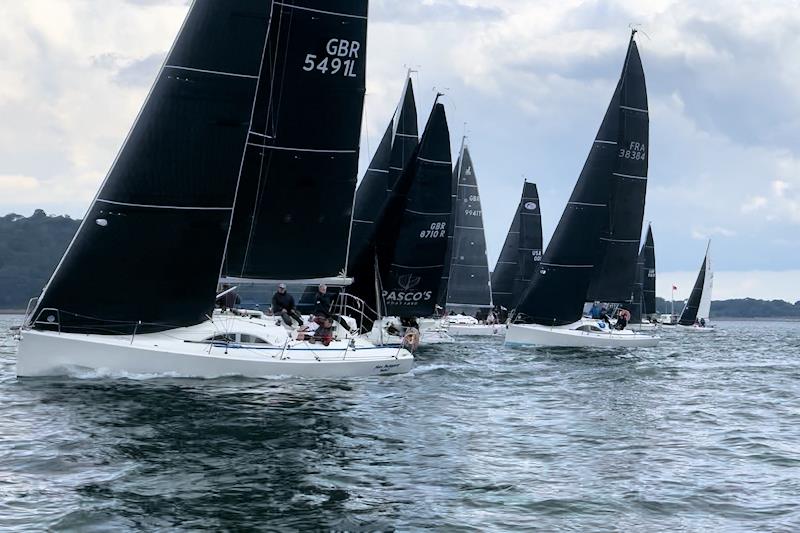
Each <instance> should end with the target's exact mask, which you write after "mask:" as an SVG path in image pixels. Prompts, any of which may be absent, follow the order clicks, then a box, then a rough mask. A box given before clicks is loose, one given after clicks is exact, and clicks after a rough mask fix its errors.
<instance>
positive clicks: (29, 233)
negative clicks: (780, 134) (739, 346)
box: [0, 209, 800, 318]
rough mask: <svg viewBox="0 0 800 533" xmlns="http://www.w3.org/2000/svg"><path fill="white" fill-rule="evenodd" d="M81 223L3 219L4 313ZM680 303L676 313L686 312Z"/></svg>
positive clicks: (796, 310) (33, 288)
mask: <svg viewBox="0 0 800 533" xmlns="http://www.w3.org/2000/svg"><path fill="white" fill-rule="evenodd" d="M79 225H80V220H75V219H72V218H70V217H68V216H52V215H48V214H47V213H45V212H44V211H42V210H41V209H37V210H36V212H35V213H34V214H33V215H31V216H30V217H24V216H22V215H17V214H14V213H11V214H9V215H5V216H4V217H0V309H24V308H25V306H26V305H27V303H28V300H29V299H30V298H32V297H34V296H38V295H39V293H40V292H41V290H42V287H44V284H45V283H46V282H47V280H48V279H49V278H50V275H51V274H52V272H53V270H54V269H55V267H56V265H57V264H58V261H59V260H60V259H61V256H62V255H63V254H64V250H66V249H67V246H68V245H69V242H70V241H71V240H72V236H73V235H74V234H75V232H76V231H77V230H78V226H79ZM683 305H684V303H683V302H682V301H680V302H675V312H676V313H680V312H681V311H682V310H683ZM656 306H657V309H658V312H659V313H669V312H670V302H669V301H666V300H664V299H663V298H657V300H656ZM711 316H712V317H714V318H800V302H796V303H794V304H791V303H789V302H785V301H783V300H772V301H767V300H755V299H753V298H744V299H739V300H724V301H716V302H713V303H712V304H711Z"/></svg>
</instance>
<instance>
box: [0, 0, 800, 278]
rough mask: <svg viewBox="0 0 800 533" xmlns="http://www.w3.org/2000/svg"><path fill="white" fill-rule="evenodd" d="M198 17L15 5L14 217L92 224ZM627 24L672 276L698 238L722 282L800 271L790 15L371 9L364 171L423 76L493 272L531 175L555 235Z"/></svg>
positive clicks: (3, 16) (422, 3) (0, 134)
mask: <svg viewBox="0 0 800 533" xmlns="http://www.w3.org/2000/svg"><path fill="white" fill-rule="evenodd" d="M186 9H187V2H186V1H185V0H72V1H70V2H64V1H56V0H26V1H25V2H2V3H0V47H2V48H3V49H5V50H13V51H14V53H13V54H4V55H3V56H2V57H0V116H3V121H2V123H0V175H2V176H6V177H13V178H14V180H19V179H20V178H21V177H24V178H25V179H24V180H22V181H14V183H16V184H17V185H19V187H20V188H19V189H18V190H17V193H16V194H6V192H8V191H11V192H13V188H12V189H9V188H6V189H4V194H2V195H1V196H0V212H9V211H18V212H20V211H26V210H27V211H30V210H32V209H33V208H35V207H44V205H36V203H37V202H42V203H46V204H47V206H46V207H47V208H48V209H49V210H52V211H54V212H57V213H64V212H66V213H68V214H71V215H73V216H82V214H83V211H84V210H85V208H86V204H85V202H86V201H88V198H91V196H92V194H93V192H94V191H95V189H96V188H97V186H98V185H99V183H100V182H101V181H102V179H103V176H104V175H105V174H106V172H107V170H108V168H109V166H110V164H111V162H112V161H113V159H114V156H115V154H116V152H117V150H118V149H119V146H120V145H121V143H122V141H123V139H124V137H125V135H126V133H127V131H128V129H129V127H130V125H131V123H132V121H133V118H134V117H135V116H136V113H137V112H138V110H139V107H140V106H141V104H142V102H143V100H144V98H145V95H146V94H147V91H148V88H149V84H150V83H151V81H152V80H153V79H154V76H155V73H156V70H157V68H158V65H159V64H160V62H161V60H162V59H163V57H164V54H165V53H166V50H167V49H168V48H169V46H170V44H171V43H172V40H173V38H174V36H175V33H176V31H177V29H178V28H179V27H180V24H181V21H182V19H183V17H184V15H185V13H186ZM629 22H636V23H639V24H640V27H641V29H642V33H640V34H639V36H638V37H637V39H638V42H639V45H640V51H641V54H642V58H643V62H644V68H645V72H646V76H647V81H648V91H649V98H650V110H651V112H650V118H651V139H650V141H651V142H650V146H651V150H650V156H651V159H650V174H649V176H650V179H649V184H648V188H649V189H648V204H647V213H646V217H647V219H648V220H651V221H652V222H653V224H654V231H655V235H656V250H657V255H658V261H659V268H661V269H663V270H669V271H691V270H692V269H694V268H696V266H695V263H698V258H700V257H702V249H700V246H699V245H698V246H692V244H694V243H695V241H694V239H696V238H702V239H705V238H707V237H709V236H714V237H720V239H719V244H718V246H716V247H715V258H716V261H717V264H718V265H720V266H721V267H722V268H724V269H725V270H726V271H742V272H745V271H746V272H754V273H758V272H770V271H772V270H780V269H788V270H791V269H794V268H795V267H796V266H797V265H798V264H800V251H798V250H800V247H792V246H787V245H786V244H781V243H786V242H794V241H796V238H795V235H796V234H797V232H798V225H800V148H798V147H797V145H796V143H795V141H794V139H795V138H796V132H797V131H800V92H797V91H796V87H797V86H798V85H800V63H798V62H797V61H796V60H795V58H796V57H797V56H798V54H800V10H797V9H796V6H795V5H794V3H793V2H791V1H789V0H776V1H774V2H769V3H764V2H760V1H756V0H742V1H739V2H729V1H727V0H707V1H706V2H700V3H698V2H692V1H690V0H651V1H648V2H636V1H634V0H539V1H537V2H520V1H519V0H484V1H481V2H478V1H477V0H405V1H402V2H398V1H395V0H373V2H371V5H370V29H369V32H370V33H369V39H368V41H369V53H368V54H367V59H368V80H367V98H366V113H365V120H364V131H365V133H366V134H368V135H365V138H364V142H363V143H362V158H361V170H362V172H363V170H364V169H365V168H366V165H367V162H368V159H369V155H370V153H369V152H370V149H371V150H374V148H375V147H376V146H377V143H378V140H379V136H380V135H381V134H382V133H383V131H384V129H385V127H386V123H387V121H388V119H389V117H390V115H391V113H392V112H393V110H394V108H395V106H396V104H397V99H398V98H399V93H400V89H401V84H402V81H403V77H404V76H405V73H406V70H407V68H408V67H410V66H411V67H413V68H414V69H416V70H418V71H419V72H418V73H417V74H415V75H414V79H415V82H416V89H417V96H418V108H419V110H420V119H421V123H424V120H425V118H426V117H427V114H428V112H429V110H430V105H431V103H432V101H433V98H434V95H435V92H436V91H437V90H444V92H446V93H447V94H446V97H445V98H444V100H443V101H444V102H445V105H446V107H447V111H448V119H449V123H450V129H451V133H452V145H453V146H454V147H456V146H458V145H459V144H460V138H461V135H462V134H463V133H464V132H465V131H466V132H469V135H470V148H471V152H472V155H473V158H474V160H475V168H476V174H477V177H478V180H479V184H480V186H481V195H482V203H483V211H484V216H485V225H486V228H487V240H488V243H489V256H490V261H491V262H493V261H494V260H495V259H496V257H497V255H498V253H499V249H500V246H501V245H502V242H503V240H504V238H505V234H506V231H507V230H508V225H509V222H510V220H511V216H512V213H513V211H514V208H515V206H516V202H517V198H518V196H519V192H520V190H521V187H522V178H523V176H525V177H527V178H528V179H530V180H533V181H536V182H537V183H538V185H539V190H540V194H541V197H542V198H541V204H542V210H543V216H544V219H543V223H544V226H545V235H546V236H549V235H550V234H551V233H552V231H553V229H554V227H555V224H556V223H557V221H558V218H559V217H560V215H561V212H562V210H563V207H564V205H565V203H566V201H567V198H568V196H569V194H570V192H571V190H572V187H573V186H574V183H575V179H576V178H577V176H578V174H579V172H580V169H581V167H582V165H583V162H584V160H585V158H586V154H587V153H588V150H589V147H590V146H591V142H592V139H593V137H594V135H595V133H596V131H597V127H598V125H599V124H600V121H601V119H602V116H603V113H604V112H605V108H606V106H607V105H608V101H609V98H610V96H611V94H612V91H613V89H614V85H615V84H616V80H617V78H618V76H619V72H620V70H621V68H622V62H623V59H624V53H625V46H626V45H627V39H628V28H627V26H628V23H629ZM465 124H466V125H465ZM368 147H369V149H368ZM9 179H10V178H9ZM28 179H33V180H35V182H30V181H27V180H28ZM8 183H12V182H11V181H9V182H8ZM32 183H35V186H33V189H30V188H29V189H25V188H24V187H31V186H32ZM22 191H27V192H24V193H23V192H22ZM743 249H746V250H747V253H742V250H743ZM698 266H699V265H698ZM754 275H755V274H754Z"/></svg>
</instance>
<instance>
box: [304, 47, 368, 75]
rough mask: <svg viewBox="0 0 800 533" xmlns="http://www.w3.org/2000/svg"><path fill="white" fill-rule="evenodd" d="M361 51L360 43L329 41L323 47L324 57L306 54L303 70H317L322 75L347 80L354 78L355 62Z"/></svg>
mask: <svg viewBox="0 0 800 533" xmlns="http://www.w3.org/2000/svg"><path fill="white" fill-rule="evenodd" d="M359 50H361V43H360V42H358V41H348V40H345V39H331V40H330V41H328V44H327V45H326V46H325V52H326V53H327V55H326V56H324V57H322V58H321V59H320V58H319V57H318V56H317V55H316V54H306V61H305V63H304V64H303V70H305V71H306V72H312V71H314V70H317V71H319V72H321V73H323V74H330V75H331V76H335V75H337V74H341V75H342V76H345V77H347V78H355V77H356V76H357V75H356V60H357V59H358V52H359Z"/></svg>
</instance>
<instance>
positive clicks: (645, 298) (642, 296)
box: [629, 226, 658, 330]
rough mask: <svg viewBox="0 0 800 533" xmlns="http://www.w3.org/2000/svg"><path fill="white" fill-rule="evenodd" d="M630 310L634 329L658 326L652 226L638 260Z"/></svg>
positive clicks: (631, 323) (649, 227) (648, 230)
mask: <svg viewBox="0 0 800 533" xmlns="http://www.w3.org/2000/svg"><path fill="white" fill-rule="evenodd" d="M629 308H630V312H631V321H630V325H631V328H632V329H634V330H636V329H638V330H646V329H655V328H656V327H657V326H658V322H657V321H656V316H657V315H656V251H655V242H654V240H653V227H652V226H648V227H647V236H646V237H645V241H644V244H643V245H642V249H641V251H640V252H639V257H638V259H637V266H636V283H635V285H634V290H633V301H632V302H631V304H630V306H629Z"/></svg>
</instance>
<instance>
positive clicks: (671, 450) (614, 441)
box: [0, 317, 800, 532]
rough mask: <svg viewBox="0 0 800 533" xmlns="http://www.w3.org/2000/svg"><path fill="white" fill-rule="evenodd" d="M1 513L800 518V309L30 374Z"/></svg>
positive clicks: (184, 523) (66, 517) (581, 525)
mask: <svg viewBox="0 0 800 533" xmlns="http://www.w3.org/2000/svg"><path fill="white" fill-rule="evenodd" d="M16 320H17V319H16V318H15V317H0V331H1V332H0V530H3V531H32V530H41V529H51V530H58V531H61V530H74V531H109V530H117V531H125V530H141V529H145V530H150V531H179V530H198V529H211V530H243V529H256V528H258V529H269V530H280V531H292V530H331V529H335V530H348V531H352V530H362V531H366V530H369V531H373V530H393V529H396V530H400V531H411V530H421V529H423V528H435V529H436V530H448V529H451V530H456V529H457V530H459V531H470V530H472V531H520V530H543V531H555V530H559V531H569V530H572V531H591V530H605V531H609V530H619V531H664V530H678V531H726V532H727V531H753V530H760V531H787V532H788V531H796V530H798V529H800V508H799V507H798V495H800V360H798V348H800V324H798V323H766V322H759V323H755V324H747V323H731V322H726V323H722V324H720V328H721V329H722V330H723V331H721V332H718V333H715V334H713V335H701V334H694V335H688V334H684V335H682V336H680V335H677V334H672V335H668V336H666V337H665V340H664V341H663V343H662V345H661V346H659V347H658V348H656V349H650V350H639V351H637V352H630V353H622V354H619V353H614V352H608V353H601V354H597V353H595V354H591V353H586V352H583V353H581V352H572V351H569V350H567V351H560V352H548V351H526V350H521V349H506V348H504V347H503V346H502V344H501V343H499V342H492V341H479V342H474V343H464V344H460V345H456V346H451V347H447V348H444V347H442V348H437V349H430V350H427V351H424V352H423V353H422V354H420V357H419V358H418V363H417V367H416V369H415V370H414V372H413V373H412V374H410V375H407V376H397V377H390V378H382V379H379V378H373V379H354V380H337V381H304V380H285V379H284V380H263V381H261V380H244V379H221V380H213V381H200V380H179V379H155V380H154V379H149V380H145V379H140V380H136V379H119V380H108V379H93V378H92V377H91V376H90V375H86V376H82V377H79V378H71V379H66V378H62V379H46V380H45V379H36V380H21V381H19V380H17V379H16V377H15V374H14V359H15V355H14V352H15V343H14V341H13V340H12V339H11V337H10V335H9V334H8V333H7V326H8V325H10V324H13V323H14V322H15V321H16Z"/></svg>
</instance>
